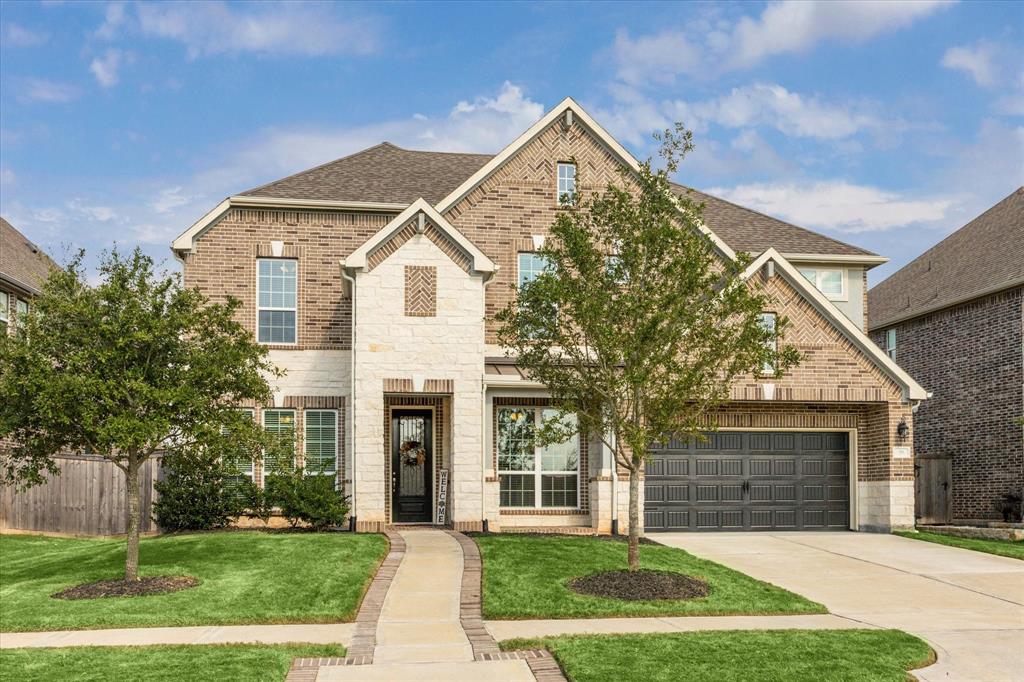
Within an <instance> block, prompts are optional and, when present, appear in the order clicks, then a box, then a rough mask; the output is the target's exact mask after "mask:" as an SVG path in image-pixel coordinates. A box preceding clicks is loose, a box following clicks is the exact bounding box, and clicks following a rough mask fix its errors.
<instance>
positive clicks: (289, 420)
mask: <svg viewBox="0 0 1024 682" xmlns="http://www.w3.org/2000/svg"><path fill="white" fill-rule="evenodd" d="M263 428H264V430H266V431H267V433H270V434H271V435H275V436H278V438H279V443H276V444H275V446H274V447H272V448H271V449H270V450H268V451H266V452H264V453H263V480H266V478H267V472H270V473H273V472H274V471H277V470H279V469H290V468H292V467H294V466H295V410H263Z"/></svg>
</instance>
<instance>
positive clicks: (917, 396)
mask: <svg viewBox="0 0 1024 682" xmlns="http://www.w3.org/2000/svg"><path fill="white" fill-rule="evenodd" d="M768 261H772V262H774V263H775V264H776V265H777V266H778V271H777V272H776V274H777V275H782V276H784V277H785V278H786V281H788V282H789V284H790V286H792V287H793V288H794V289H796V290H797V291H798V292H800V293H801V294H802V295H803V297H804V298H805V299H806V300H807V301H808V302H809V303H811V305H813V306H814V307H815V308H816V309H817V310H818V312H819V313H821V314H822V315H824V316H825V318H826V319H828V320H829V321H830V322H832V324H833V326H834V327H836V328H837V329H838V330H839V331H840V332H841V333H843V335H844V336H846V338H847V339H848V340H849V341H850V342H851V343H853V344H854V345H855V346H857V348H859V349H860V350H861V352H863V353H864V354H865V355H866V356H868V359H870V360H871V361H872V362H874V363H875V365H877V366H878V367H879V368H880V369H882V371H884V372H885V373H886V374H888V375H889V376H890V377H892V379H893V380H894V381H895V382H896V383H897V384H899V385H900V387H901V388H902V389H903V397H904V399H906V400H926V399H927V398H928V392H927V391H925V390H924V388H922V387H921V385H920V384H918V383H917V382H916V381H914V380H913V379H912V378H911V377H910V375H909V374H907V373H906V372H905V371H904V370H903V368H901V367H900V366H899V365H897V364H896V363H895V362H893V360H892V359H891V358H890V357H889V356H888V355H886V354H885V352H884V351H883V350H882V349H881V348H879V347H878V346H876V345H875V344H874V343H872V341H871V339H870V338H868V335H867V334H866V333H864V331H862V330H861V329H860V328H859V327H857V326H856V325H854V324H853V322H852V321H850V318H848V317H847V316H846V315H844V314H843V313H842V312H841V311H840V310H839V308H837V307H836V306H835V304H834V303H833V302H832V301H830V300H828V298H826V297H825V295H824V294H822V293H821V292H820V291H818V289H817V288H815V287H814V286H812V285H811V283H810V282H808V281H807V278H806V277H804V276H803V275H802V274H800V271H799V270H797V269H796V267H795V266H794V265H793V264H792V263H790V262H789V261H788V260H786V259H785V258H783V257H782V255H781V254H780V253H779V252H778V251H776V250H775V249H774V248H770V249H768V250H767V251H765V252H764V253H762V254H761V255H760V256H758V257H757V258H756V259H755V260H754V262H753V263H751V264H750V265H749V266H748V267H747V269H746V270H744V271H743V274H742V275H741V277H742V278H743V279H744V280H746V279H749V278H750V277H752V276H753V275H755V274H757V273H758V272H759V271H760V270H761V268H763V267H764V265H765V264H766V263H767V262H768Z"/></svg>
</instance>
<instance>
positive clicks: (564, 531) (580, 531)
mask: <svg viewBox="0 0 1024 682" xmlns="http://www.w3.org/2000/svg"><path fill="white" fill-rule="evenodd" d="M501 532H502V533H530V534H543V535H597V531H596V530H594V529H593V528H590V527H589V526H504V525H503V526H502V527H501Z"/></svg>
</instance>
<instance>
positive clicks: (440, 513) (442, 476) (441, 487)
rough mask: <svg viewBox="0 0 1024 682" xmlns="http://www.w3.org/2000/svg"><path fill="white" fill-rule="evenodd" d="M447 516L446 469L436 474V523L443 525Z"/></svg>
mask: <svg viewBox="0 0 1024 682" xmlns="http://www.w3.org/2000/svg"><path fill="white" fill-rule="evenodd" d="M447 516H448V470H447V469H441V471H439V472H438V474H437V525H439V526H443V525H444V524H445V520H446V517H447Z"/></svg>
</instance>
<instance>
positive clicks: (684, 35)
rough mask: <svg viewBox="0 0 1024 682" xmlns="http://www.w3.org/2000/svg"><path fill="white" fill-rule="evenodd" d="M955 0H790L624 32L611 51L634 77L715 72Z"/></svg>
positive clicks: (868, 33)
mask: <svg viewBox="0 0 1024 682" xmlns="http://www.w3.org/2000/svg"><path fill="white" fill-rule="evenodd" d="M947 4H949V2H948V0H919V1H902V0H900V1H898V0H832V1H830V2H821V1H818V2H811V1H804V0H784V1H782V2H772V3H769V4H768V5H767V6H766V7H765V8H764V10H763V11H762V12H761V14H760V16H758V17H756V18H753V17H742V18H740V19H739V20H738V21H735V22H729V21H719V22H716V23H715V24H714V25H710V24H709V23H708V22H707V21H703V20H698V21H694V22H691V23H690V24H688V25H686V26H684V27H681V28H680V27H673V28H668V29H666V30H664V31H661V32H659V33H655V34H652V35H646V36H640V37H637V38H631V37H630V36H629V34H628V33H627V32H626V31H624V30H623V31H619V32H618V33H617V34H616V36H615V42H614V44H613V46H612V49H611V53H612V57H613V59H614V61H615V64H616V73H617V75H618V77H619V78H620V79H621V80H622V81H624V82H626V83H629V84H632V85H639V84H643V83H657V84H666V83H671V82H672V81H673V80H674V79H675V78H676V77H678V76H680V75H688V76H692V77H696V78H711V77H714V76H716V75H719V74H721V73H723V72H726V71H733V70H736V69H744V68H749V67H752V66H754V65H755V64H757V63H759V62H761V61H762V60H764V59H766V58H769V57H772V56H775V55H781V54H792V53H799V52H804V51H806V50H809V49H811V48H812V47H814V46H816V45H818V44H819V43H822V42H826V41H838V42H844V43H859V42H864V41H867V40H870V39H871V38H874V37H876V36H878V35H881V34H883V33H887V32H890V31H895V30H898V29H901V28H904V27H906V26H909V25H910V24H912V23H913V22H914V21H916V20H918V19H921V18H923V17H926V16H928V15H929V14H931V13H933V12H935V11H936V10H938V9H939V8H941V7H942V6H944V5H947Z"/></svg>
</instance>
